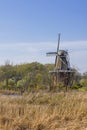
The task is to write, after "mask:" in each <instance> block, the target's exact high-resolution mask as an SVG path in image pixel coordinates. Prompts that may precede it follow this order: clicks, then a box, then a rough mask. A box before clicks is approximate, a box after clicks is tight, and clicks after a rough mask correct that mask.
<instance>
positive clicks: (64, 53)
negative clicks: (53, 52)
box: [58, 50, 68, 55]
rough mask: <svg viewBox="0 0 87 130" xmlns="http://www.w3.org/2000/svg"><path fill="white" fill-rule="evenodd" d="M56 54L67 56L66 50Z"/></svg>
mask: <svg viewBox="0 0 87 130" xmlns="http://www.w3.org/2000/svg"><path fill="white" fill-rule="evenodd" d="M58 54H59V55H67V54H68V52H67V51H66V50H59V51H58Z"/></svg>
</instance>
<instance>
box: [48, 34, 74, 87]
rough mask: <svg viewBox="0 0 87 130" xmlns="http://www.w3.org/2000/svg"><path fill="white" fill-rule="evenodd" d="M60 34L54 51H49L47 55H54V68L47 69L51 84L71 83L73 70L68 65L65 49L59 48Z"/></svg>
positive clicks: (65, 84)
mask: <svg viewBox="0 0 87 130" xmlns="http://www.w3.org/2000/svg"><path fill="white" fill-rule="evenodd" d="M59 44H60V34H59V38H58V46H57V51H56V52H49V53H47V56H50V55H51V56H52V55H55V56H56V58H55V68H54V70H52V71H49V73H50V74H51V79H52V86H57V85H58V84H59V83H62V84H63V85H64V86H68V85H71V83H72V76H73V71H72V69H71V67H70V61H69V54H68V51H66V50H59Z"/></svg>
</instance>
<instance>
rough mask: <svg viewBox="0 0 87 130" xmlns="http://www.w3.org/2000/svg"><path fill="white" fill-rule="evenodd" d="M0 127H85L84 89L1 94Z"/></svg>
mask: <svg viewBox="0 0 87 130" xmlns="http://www.w3.org/2000/svg"><path fill="white" fill-rule="evenodd" d="M0 130H87V92H67V93H63V92H60V93H52V92H38V93H30V94H24V95H23V96H21V95H19V96H9V95H8V96H6V95H2V94H1V95H0Z"/></svg>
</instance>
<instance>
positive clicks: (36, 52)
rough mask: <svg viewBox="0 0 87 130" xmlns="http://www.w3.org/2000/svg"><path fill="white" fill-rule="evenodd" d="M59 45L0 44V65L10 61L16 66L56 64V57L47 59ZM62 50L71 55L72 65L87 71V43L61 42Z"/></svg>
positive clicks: (40, 43)
mask: <svg viewBox="0 0 87 130" xmlns="http://www.w3.org/2000/svg"><path fill="white" fill-rule="evenodd" d="M56 49H57V43H56V42H55V43H53V42H39V43H5V44H2V43H0V64H4V63H5V61H6V60H7V59H9V60H10V61H11V62H13V63H14V64H16V63H17V64H19V63H25V62H33V61H38V62H41V63H54V60H55V59H54V58H55V57H46V52H50V51H56ZM60 49H66V50H68V51H69V52H70V53H69V54H70V61H71V65H74V66H77V67H78V68H79V69H80V71H81V72H84V71H87V60H86V57H87V41H70V42H69V41H68V42H61V43H60Z"/></svg>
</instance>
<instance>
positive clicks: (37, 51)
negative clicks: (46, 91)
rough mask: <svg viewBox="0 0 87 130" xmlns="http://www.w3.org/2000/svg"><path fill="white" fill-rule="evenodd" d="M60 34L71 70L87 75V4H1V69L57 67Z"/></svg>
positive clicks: (51, 0) (37, 0)
mask: <svg viewBox="0 0 87 130" xmlns="http://www.w3.org/2000/svg"><path fill="white" fill-rule="evenodd" d="M58 33H61V40H60V49H65V50H68V52H69V57H70V64H71V67H75V68H77V69H78V71H79V72H81V73H83V72H87V0H0V65H4V64H5V62H6V61H7V60H9V61H10V62H11V63H13V64H22V63H31V62H35V61H37V62H40V63H43V64H47V63H54V61H55V57H46V52H50V51H56V49H57V41H58Z"/></svg>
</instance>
